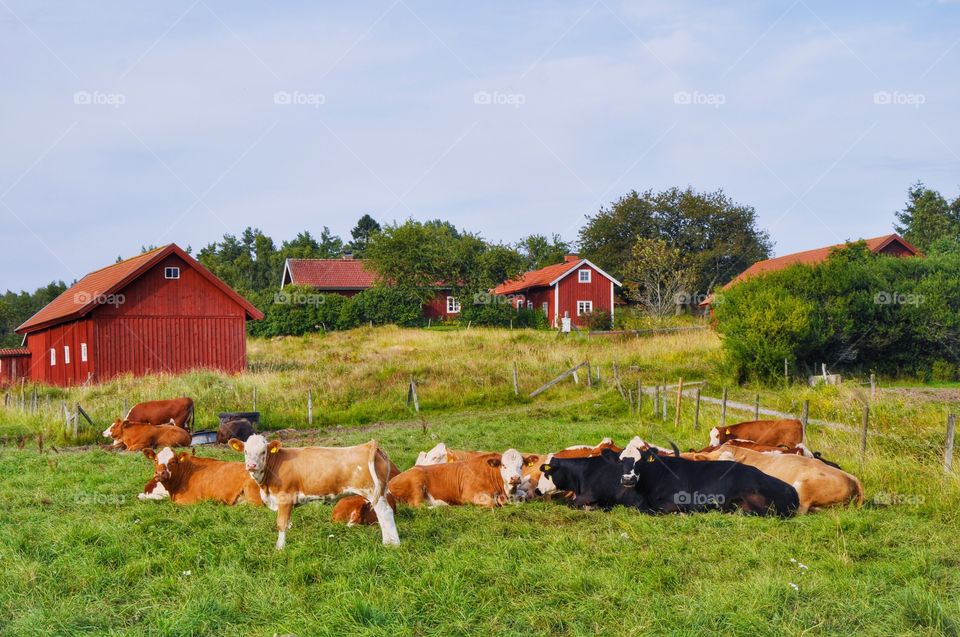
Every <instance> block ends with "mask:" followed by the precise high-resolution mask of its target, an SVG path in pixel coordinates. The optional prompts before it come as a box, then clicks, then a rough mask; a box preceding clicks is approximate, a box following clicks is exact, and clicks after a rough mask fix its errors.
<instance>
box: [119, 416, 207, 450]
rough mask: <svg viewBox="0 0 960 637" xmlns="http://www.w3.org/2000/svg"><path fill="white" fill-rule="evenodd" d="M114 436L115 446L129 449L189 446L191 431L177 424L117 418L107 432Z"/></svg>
mask: <svg viewBox="0 0 960 637" xmlns="http://www.w3.org/2000/svg"><path fill="white" fill-rule="evenodd" d="M105 435H107V436H108V437H110V438H113V440H114V443H113V446H115V447H116V446H121V445H122V446H125V447H126V448H127V450H128V451H140V450H141V449H146V448H148V447H149V448H151V449H155V448H157V447H189V446H190V443H191V442H192V437H191V436H190V432H188V431H187V430H186V429H184V428H182V427H178V426H176V425H151V424H149V423H143V422H130V421H129V420H120V419H117V420H116V421H115V422H114V423H113V424H112V425H110V427H109V428H108V429H107V431H106V432H105Z"/></svg>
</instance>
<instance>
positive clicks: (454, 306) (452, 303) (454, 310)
mask: <svg viewBox="0 0 960 637" xmlns="http://www.w3.org/2000/svg"><path fill="white" fill-rule="evenodd" d="M459 313H460V301H458V300H457V298H456V297H455V296H448V297H447V314H459Z"/></svg>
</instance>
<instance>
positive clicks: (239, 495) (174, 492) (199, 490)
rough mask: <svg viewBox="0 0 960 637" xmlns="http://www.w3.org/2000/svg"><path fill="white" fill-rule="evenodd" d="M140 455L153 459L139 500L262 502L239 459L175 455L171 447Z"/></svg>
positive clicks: (185, 454)
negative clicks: (150, 473)
mask: <svg viewBox="0 0 960 637" xmlns="http://www.w3.org/2000/svg"><path fill="white" fill-rule="evenodd" d="M143 455H144V456H146V457H147V458H148V459H150V460H152V461H153V464H154V473H153V478H152V479H151V480H150V482H148V483H147V487H146V488H145V489H144V492H143V493H141V494H140V495H139V496H137V497H139V498H140V499H141V500H148V499H159V498H160V497H169V498H170V499H171V500H173V501H174V502H176V503H177V504H194V503H196V502H200V501H202V500H215V501H217V502H223V503H224V504H229V505H234V504H237V503H240V502H249V503H250V504H252V505H254V506H261V505H263V500H261V499H260V489H259V487H258V486H257V483H256V482H254V481H253V479H252V478H251V477H250V475H249V474H248V473H247V470H246V468H245V467H244V466H243V463H242V462H224V461H223V460H214V459H213V458H197V457H196V456H191V455H190V454H188V453H187V452H186V451H181V452H180V453H179V454H176V453H174V452H173V450H172V449H170V447H164V448H163V450H161V451H160V453H156V452H154V450H153V449H144V450H143ZM156 485H160V486H161V487H162V489H161V488H156Z"/></svg>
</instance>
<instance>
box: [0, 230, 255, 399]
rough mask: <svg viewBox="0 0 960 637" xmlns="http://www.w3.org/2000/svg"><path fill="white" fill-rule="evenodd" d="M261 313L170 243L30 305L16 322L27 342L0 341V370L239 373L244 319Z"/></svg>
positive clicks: (56, 381)
mask: <svg viewBox="0 0 960 637" xmlns="http://www.w3.org/2000/svg"><path fill="white" fill-rule="evenodd" d="M261 318H263V314H262V313H261V312H260V311H259V310H258V309H257V308H255V307H254V306H253V305H251V304H250V302H249V301H247V300H246V299H244V298H243V297H241V296H240V295H239V294H237V293H236V292H235V291H233V290H232V289H231V288H230V287H229V286H228V285H227V284H226V283H224V282H223V281H221V280H220V279H218V278H217V277H216V276H214V275H213V273H211V272H210V271H209V270H207V269H206V268H205V267H203V266H202V265H200V264H199V263H198V262H197V261H196V260H195V259H193V257H191V256H190V255H188V254H187V253H186V252H184V251H183V250H181V249H180V248H179V247H177V246H176V245H173V244H171V245H168V246H166V247H163V248H157V249H155V250H150V251H149V252H145V253H144V254H141V255H139V256H136V257H133V258H131V259H127V260H125V261H120V262H119V263H115V264H113V265H111V266H108V267H106V268H103V269H102V270H97V271H96V272H91V273H90V274H88V275H87V276H85V277H83V278H82V279H80V280H79V281H78V282H77V283H75V284H74V285H73V286H71V287H70V288H69V289H68V290H67V291H66V292H64V293H63V294H61V295H60V296H58V297H57V298H55V299H54V300H53V301H51V302H50V304H49V305H47V306H46V307H44V308H43V309H42V310H40V311H39V312H37V313H36V314H34V315H33V316H32V317H31V318H30V319H29V320H27V322H25V323H24V324H23V325H21V326H20V327H18V328H17V333H19V334H23V335H24V339H25V347H23V348H18V349H15V350H0V367H2V369H0V378H2V379H4V380H6V381H7V382H10V381H11V380H17V376H23V377H26V378H28V379H29V380H31V381H34V382H41V383H49V384H52V385H75V384H81V383H86V382H96V381H102V380H106V379H108V378H112V377H114V376H117V375H120V374H126V373H131V374H134V375H143V374H150V373H160V372H168V373H178V372H183V371H187V370H190V369H197V368H209V369H219V370H223V371H226V372H240V371H243V370H244V369H245V368H246V321H247V319H261ZM14 364H16V365H17V369H16V374H15V375H14V376H10V375H9V374H8V370H10V369H11V368H10V366H11V365H14Z"/></svg>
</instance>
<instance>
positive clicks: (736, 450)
mask: <svg viewBox="0 0 960 637" xmlns="http://www.w3.org/2000/svg"><path fill="white" fill-rule="evenodd" d="M698 455H701V456H705V459H707V460H733V461H735V462H739V463H741V464H746V465H750V466H752V467H756V468H757V469H759V470H760V471H763V472H764V473H766V474H767V475H769V476H773V477H774V478H777V479H779V480H782V481H783V482H786V483H787V484H789V485H792V486H793V488H794V489H796V490H797V494H798V495H799V496H800V508H799V509H798V510H797V513H799V514H801V515H802V514H804V513H807V512H808V511H810V510H811V509H814V510H815V509H818V508H822V507H829V506H835V505H845V504H850V503H851V502H853V503H856V504H858V505H861V504H863V485H862V484H861V483H860V481H859V480H857V478H856V477H854V476H852V475H850V474H849V473H847V472H846V471H843V470H841V469H835V468H834V467H831V466H828V465H826V464H824V463H822V462H820V461H819V460H815V459H813V458H805V457H804V456H798V455H791V454H771V453H760V452H757V451H752V450H750V449H746V448H744V447H737V446H734V445H723V446H722V447H720V448H719V449H717V450H715V451H711V452H709V453H705V454H698Z"/></svg>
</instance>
